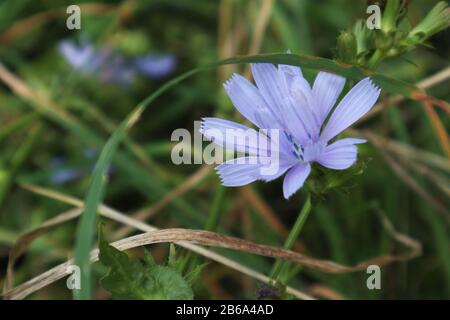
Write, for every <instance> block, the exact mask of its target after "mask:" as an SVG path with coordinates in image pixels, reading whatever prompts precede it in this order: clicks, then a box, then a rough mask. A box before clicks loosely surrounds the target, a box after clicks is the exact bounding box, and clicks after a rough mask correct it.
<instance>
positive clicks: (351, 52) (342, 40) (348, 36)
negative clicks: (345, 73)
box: [337, 31, 357, 63]
mask: <svg viewBox="0 0 450 320" xmlns="http://www.w3.org/2000/svg"><path fill="white" fill-rule="evenodd" d="M356 53H357V52H356V38H355V35H354V34H353V33H352V32H348V31H343V32H341V34H340V35H339V37H338V39H337V56H338V59H339V60H341V61H342V62H346V63H352V62H354V61H355V59H356Z"/></svg>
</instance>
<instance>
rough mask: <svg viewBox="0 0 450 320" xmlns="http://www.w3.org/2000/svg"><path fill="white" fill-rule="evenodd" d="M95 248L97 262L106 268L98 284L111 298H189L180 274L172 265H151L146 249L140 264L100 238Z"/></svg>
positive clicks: (188, 290) (187, 287) (190, 291)
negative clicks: (97, 253)
mask: <svg viewBox="0 0 450 320" xmlns="http://www.w3.org/2000/svg"><path fill="white" fill-rule="evenodd" d="M100 239H101V237H100ZM99 249H100V253H99V258H100V262H102V263H103V264H104V265H105V266H107V267H109V268H110V269H109V271H108V273H107V274H106V275H105V276H104V277H103V278H102V279H100V283H101V285H102V287H103V288H104V289H106V290H108V291H109V292H111V294H112V298H113V299H138V300H181V299H193V292H192V289H191V287H190V285H189V283H188V281H187V280H185V279H184V278H183V276H182V274H181V273H180V272H179V271H178V270H177V269H175V268H172V267H169V266H160V265H157V264H155V262H154V260H153V258H152V257H151V256H150V254H149V253H148V252H146V253H145V256H144V257H145V258H144V259H145V262H146V263H145V264H143V263H142V262H141V261H140V260H138V259H130V258H129V257H128V255H127V254H126V253H124V252H122V251H120V250H118V249H116V248H114V247H113V246H111V245H109V244H108V243H106V242H105V241H104V240H100V243H99Z"/></svg>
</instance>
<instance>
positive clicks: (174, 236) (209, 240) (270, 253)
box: [4, 225, 422, 299]
mask: <svg viewBox="0 0 450 320" xmlns="http://www.w3.org/2000/svg"><path fill="white" fill-rule="evenodd" d="M389 227H392V225H389ZM390 231H391V232H392V233H393V235H394V238H395V240H397V241H399V242H401V243H403V244H405V245H407V246H408V247H409V248H410V249H411V251H410V252H408V253H405V254H400V255H396V256H393V255H385V256H380V257H377V258H374V259H370V260H367V261H363V262H360V263H358V264H356V265H352V266H346V265H341V264H338V263H335V262H333V261H328V260H319V259H313V258H310V257H307V256H305V255H302V254H300V253H296V252H293V251H290V250H286V249H280V248H277V247H272V246H268V245H261V244H257V243H253V242H250V241H246V240H243V239H239V238H235V237H230V236H226V235H222V234H218V233H214V232H210V231H204V230H190V229H163V230H156V231H151V232H147V233H143V234H139V235H136V236H132V237H128V238H125V239H122V240H119V241H116V242H114V243H112V245H113V246H114V247H116V248H117V249H119V250H121V251H124V250H128V249H131V248H135V247H141V246H145V245H149V244H154V243H167V242H173V243H176V244H178V245H180V246H183V247H189V246H192V245H204V246H213V247H221V248H227V249H232V250H238V251H243V252H248V253H252V254H256V255H261V256H266V257H271V258H276V259H283V260H287V261H291V262H295V263H298V264H301V265H304V266H306V267H309V268H313V269H316V270H320V271H322V272H328V273H347V272H356V271H361V270H366V269H367V267H368V266H370V265H374V264H375V265H378V266H383V265H386V264H389V263H392V262H397V261H406V260H410V259H412V258H414V257H417V256H418V255H420V254H421V252H422V247H421V244H420V243H419V242H417V241H415V240H413V239H411V238H409V237H407V236H405V235H401V234H399V233H398V232H396V231H395V230H394V229H391V230H390ZM97 260H98V249H95V250H93V251H91V255H90V261H91V262H94V261H97ZM73 263H74V260H73V259H71V260H69V261H67V262H65V263H62V264H60V265H58V266H56V267H54V268H52V269H50V270H48V271H47V272H44V273H43V274H41V275H39V276H37V277H35V278H33V279H31V280H29V281H27V282H25V283H24V284H22V285H19V286H18V287H16V288H14V289H12V290H10V291H8V292H6V293H5V294H4V297H5V298H6V299H21V298H24V297H26V296H27V295H29V294H31V293H33V292H35V291H36V290H39V289H41V288H43V287H45V286H47V285H49V284H51V283H53V282H55V281H57V280H59V279H61V278H63V277H64V276H66V275H67V274H68V273H69V270H70V269H69V268H68V267H69V266H70V265H73Z"/></svg>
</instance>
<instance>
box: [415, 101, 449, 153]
mask: <svg viewBox="0 0 450 320" xmlns="http://www.w3.org/2000/svg"><path fill="white" fill-rule="evenodd" d="M421 102H422V105H423V107H424V109H425V112H426V113H427V115H428V117H429V118H430V121H431V123H432V124H433V129H434V131H435V132H436V136H437V137H438V140H439V143H440V144H441V147H442V150H444V153H445V155H446V156H447V158H448V159H450V138H449V137H448V133H447V131H446V130H445V128H444V125H443V124H442V122H441V120H440V119H439V115H438V114H437V112H436V110H434V108H433V105H432V104H431V102H430V101H429V100H422V101H421Z"/></svg>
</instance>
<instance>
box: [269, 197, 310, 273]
mask: <svg viewBox="0 0 450 320" xmlns="http://www.w3.org/2000/svg"><path fill="white" fill-rule="evenodd" d="M310 212H311V195H310V194H309V193H308V196H307V198H306V201H305V203H304V204H303V207H302V210H301V211H300V214H299V215H298V217H297V220H296V221H295V223H294V226H293V227H292V229H291V231H290V232H289V235H288V237H287V239H286V242H285V243H284V245H283V249H286V250H290V249H291V248H292V246H293V245H294V242H295V240H296V239H297V238H298V236H299V235H300V232H301V231H302V228H303V226H304V224H305V222H306V219H307V218H308V216H309V213H310ZM285 263H286V262H285V261H283V260H277V261H276V262H275V264H274V265H273V267H272V271H271V273H270V277H271V278H272V279H273V280H274V281H275V282H277V281H278V279H279V276H280V272H281V271H282V270H283V268H284V265H285Z"/></svg>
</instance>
